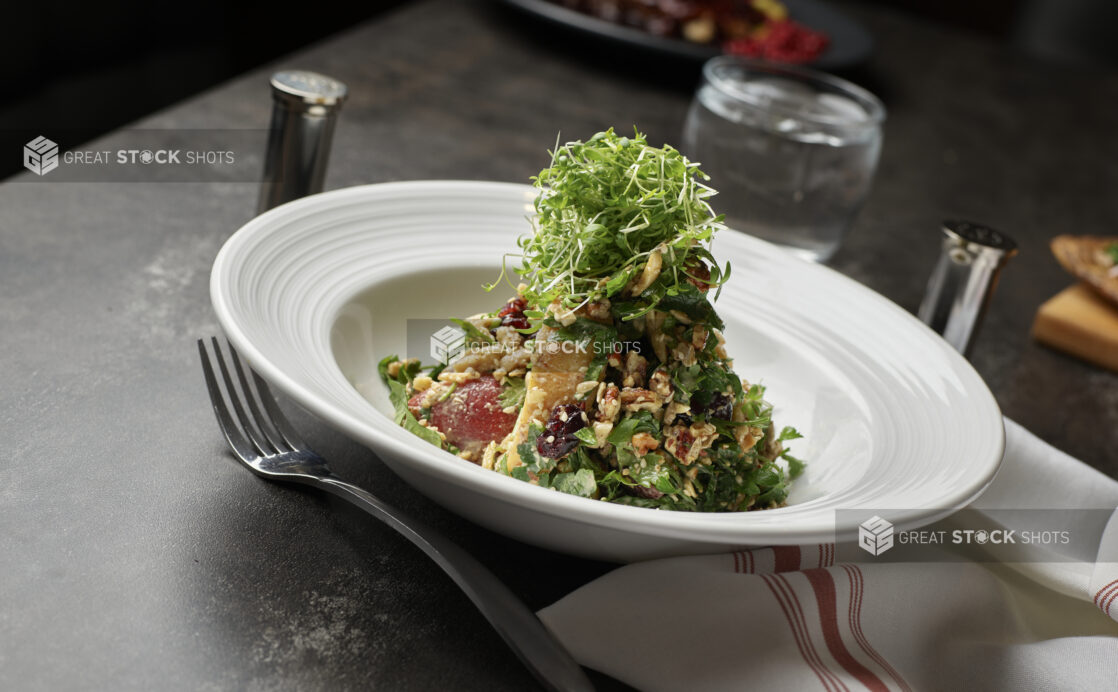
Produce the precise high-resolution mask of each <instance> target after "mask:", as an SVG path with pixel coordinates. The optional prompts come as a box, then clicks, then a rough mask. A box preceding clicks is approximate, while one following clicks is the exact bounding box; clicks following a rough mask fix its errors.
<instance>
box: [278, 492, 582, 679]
mask: <svg viewBox="0 0 1118 692" xmlns="http://www.w3.org/2000/svg"><path fill="white" fill-rule="evenodd" d="M303 479H305V480H306V481H308V482H310V484H311V485H314V486H315V487H318V488H321V489H322V490H325V491H326V492H329V493H331V494H333V495H336V496H338V497H340V498H342V499H343V500H348V501H349V502H351V503H353V504H354V505H356V506H358V507H360V508H361V509H363V510H365V511H366V512H368V513H369V514H371V515H373V516H374V517H376V518H377V519H380V520H381V521H383V522H384V523H386V524H388V525H389V526H391V527H392V528H393V529H395V530H396V531H397V532H398V533H400V534H401V535H403V536H404V537H405V538H407V539H408V540H410V541H411V542H412V543H414V544H415V545H417V546H419V548H420V549H421V550H423V552H425V553H427V556H428V557H430V558H431V559H432V560H434V561H435V562H436V563H437V564H438V565H439V567H442V569H443V571H444V572H446V573H447V575H448V576H449V577H450V578H451V579H453V580H454V582H455V583H456V584H458V586H459V588H461V589H462V591H464V592H465V593H466V595H467V596H469V598H470V600H471V601H473V603H474V605H475V606H477V609H478V610H480V611H481V614H482V615H484V616H485V619H486V620H488V621H489V624H491V625H492V626H493V629H495V630H497V633H498V634H500V635H501V638H502V639H504V640H505V643H506V644H508V646H509V648H511V649H512V650H513V651H514V652H515V653H516V655H517V656H518V657H519V658H520V660H521V662H522V663H524V665H525V666H527V667H528V669H529V670H531V671H532V673H533V674H534V675H535V676H536V679H538V680H539V681H540V682H542V683H543V684H544V685H545V686H546V687H548V688H549V689H552V690H559V691H561V692H575V691H582V690H593V689H594V685H593V684H591V682H590V680H589V678H587V677H586V673H584V672H583V670H582V668H581V667H580V666H579V665H578V663H577V662H576V661H575V660H574V659H573V658H572V657H571V655H570V653H568V652H567V650H566V649H565V648H564V647H563V645H562V644H560V643H559V640H557V639H556V638H555V636H554V635H553V634H552V633H551V632H550V631H549V630H548V629H547V628H546V627H544V625H543V623H542V622H540V620H539V618H537V617H536V615H535V613H533V612H532V611H531V610H529V609H528V606H526V605H525V604H524V602H523V601H521V600H520V599H519V598H517V597H516V595H515V594H513V592H512V591H510V590H509V588H508V587H507V586H505V584H504V583H503V582H502V581H501V580H500V579H498V578H497V576H496V575H494V574H493V573H492V572H490V571H489V569H487V568H486V567H485V565H483V564H481V563H480V562H478V561H477V559H476V558H474V556H472V555H470V554H469V553H468V552H466V551H465V550H463V549H462V548H460V547H459V546H458V545H457V544H455V543H454V542H452V541H451V540H449V539H448V538H446V536H444V535H442V534H441V533H439V532H437V531H435V530H434V529H432V528H430V527H428V526H427V525H426V524H423V523H422V522H420V521H417V520H415V519H413V518H411V517H409V516H408V515H406V514H404V513H403V512H401V511H400V510H398V509H396V508H395V507H393V506H391V505H389V504H386V503H385V502H383V501H382V500H380V499H379V498H377V497H376V496H374V495H372V494H370V493H368V492H366V491H364V490H362V489H361V488H359V487H357V486H356V485H353V484H352V483H347V482H345V481H343V480H341V479H339V478H337V477H327V478H312V477H303V478H301V479H300V480H303Z"/></svg>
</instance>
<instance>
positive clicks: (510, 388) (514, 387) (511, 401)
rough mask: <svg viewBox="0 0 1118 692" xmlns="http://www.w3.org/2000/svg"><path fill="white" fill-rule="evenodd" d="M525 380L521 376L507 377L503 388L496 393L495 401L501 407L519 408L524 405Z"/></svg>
mask: <svg viewBox="0 0 1118 692" xmlns="http://www.w3.org/2000/svg"><path fill="white" fill-rule="evenodd" d="M525 382H526V380H525V379H524V378H523V377H510V378H508V380H507V381H506V382H505V387H504V389H502V390H501V393H500V394H498V395H497V403H499V404H500V405H501V407H502V408H510V407H511V408H515V409H520V407H522V406H524V395H525V394H526V393H527V391H528V390H527V387H526V385H525Z"/></svg>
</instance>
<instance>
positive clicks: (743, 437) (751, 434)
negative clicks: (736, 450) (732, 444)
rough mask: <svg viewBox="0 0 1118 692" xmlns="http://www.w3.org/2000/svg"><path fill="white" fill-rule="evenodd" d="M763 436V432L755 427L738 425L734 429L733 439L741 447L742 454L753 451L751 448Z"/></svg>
mask: <svg viewBox="0 0 1118 692" xmlns="http://www.w3.org/2000/svg"><path fill="white" fill-rule="evenodd" d="M764 436H765V431H763V430H761V429H760V428H758V427H756V426H753V427H747V426H744V425H739V426H738V427H736V428H734V439H736V440H737V441H738V444H739V445H741V449H742V451H743V452H748V451H749V450H751V449H753V446H754V445H755V444H757V443H758V442H759V441H760V440H761V438H762V437H764Z"/></svg>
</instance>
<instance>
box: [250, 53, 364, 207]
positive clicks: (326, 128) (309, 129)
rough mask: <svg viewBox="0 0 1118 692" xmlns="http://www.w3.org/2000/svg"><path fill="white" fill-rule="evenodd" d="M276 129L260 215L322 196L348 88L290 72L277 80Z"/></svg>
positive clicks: (274, 88) (270, 135)
mask: <svg viewBox="0 0 1118 692" xmlns="http://www.w3.org/2000/svg"><path fill="white" fill-rule="evenodd" d="M271 85H272V125H271V128H270V130H269V132H268V150H267V154H266V155H265V158H264V184H263V185H262V186H261V188H260V200H259V202H258V203H257V208H256V212H257V213H258V214H260V213H263V212H265V211H267V210H269V209H271V208H272V207H275V206H278V205H280V204H283V203H284V202H289V201H291V200H293V199H298V198H299V197H305V196H306V195H311V194H314V193H316V192H322V185H323V182H324V181H325V179H326V165H327V163H328V162H329V158H330V143H331V141H332V140H333V137H334V125H335V123H336V122H337V119H338V111H339V110H340V109H341V106H342V103H343V102H344V101H345V98H346V93H347V90H346V86H345V84H342V83H341V82H339V81H338V80H336V79H333V78H331V77H327V76H325V75H321V74H318V73H316V72H308V71H306V70H286V71H283V72H277V73H275V74H273V75H272V79H271Z"/></svg>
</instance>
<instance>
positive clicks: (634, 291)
mask: <svg viewBox="0 0 1118 692" xmlns="http://www.w3.org/2000/svg"><path fill="white" fill-rule="evenodd" d="M663 264H664V258H663V256H662V255H661V254H660V250H659V248H657V249H656V250H653V251H652V252H650V253H649V254H648V261H647V262H645V263H644V270H643V271H641V275H640V276H639V277H638V278H637V280H636V282H635V283H633V284H632V285H631V287H630V288H629V294H630V295H634V296H639V295H640V294H641V293H643V292H644V289H646V288H648V287H649V286H651V285H652V282H653V281H655V280H656V277H658V276H660V268H661V267H662V266H663Z"/></svg>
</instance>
